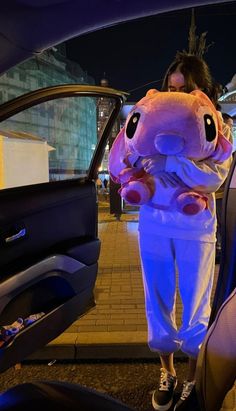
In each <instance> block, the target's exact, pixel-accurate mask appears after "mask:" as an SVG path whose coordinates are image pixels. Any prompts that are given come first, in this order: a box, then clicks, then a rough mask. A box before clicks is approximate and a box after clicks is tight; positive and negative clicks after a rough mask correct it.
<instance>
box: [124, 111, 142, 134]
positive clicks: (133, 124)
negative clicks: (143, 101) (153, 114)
mask: <svg viewBox="0 0 236 411" xmlns="http://www.w3.org/2000/svg"><path fill="white" fill-rule="evenodd" d="M139 119H140V113H133V114H132V116H131V117H130V119H129V122H128V124H127V126H126V135H127V137H128V138H132V137H133V136H134V134H135V131H136V128H137V126H138V122H139Z"/></svg>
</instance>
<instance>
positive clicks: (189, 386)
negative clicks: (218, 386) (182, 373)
mask: <svg viewBox="0 0 236 411" xmlns="http://www.w3.org/2000/svg"><path fill="white" fill-rule="evenodd" d="M195 405H196V391H195V381H184V383H183V389H182V392H181V395H180V399H179V401H178V402H177V404H176V405H175V407H174V411H184V410H192V409H193V408H192V407H193V406H195Z"/></svg>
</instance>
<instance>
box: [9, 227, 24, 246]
mask: <svg viewBox="0 0 236 411" xmlns="http://www.w3.org/2000/svg"><path fill="white" fill-rule="evenodd" d="M25 235H26V229H25V228H22V229H21V230H20V231H18V232H17V233H16V234H13V235H11V236H10V237H6V238H5V242H6V243H11V242H12V241H16V240H18V239H19V238H22V237H24V236H25Z"/></svg>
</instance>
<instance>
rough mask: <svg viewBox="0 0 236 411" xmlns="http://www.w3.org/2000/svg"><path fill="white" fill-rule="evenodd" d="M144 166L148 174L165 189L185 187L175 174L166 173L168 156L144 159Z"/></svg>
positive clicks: (160, 155) (159, 155)
mask: <svg viewBox="0 0 236 411" xmlns="http://www.w3.org/2000/svg"><path fill="white" fill-rule="evenodd" d="M142 166H143V168H144V170H145V171H146V173H148V174H151V175H153V176H154V177H155V178H157V179H158V180H159V181H160V183H161V184H162V186H163V187H165V188H168V187H178V186H184V183H183V182H182V180H180V178H179V177H178V176H177V175H176V174H175V173H170V172H169V173H168V172H167V171H165V166H166V156H165V155H162V154H158V155H156V156H152V157H149V158H147V159H142Z"/></svg>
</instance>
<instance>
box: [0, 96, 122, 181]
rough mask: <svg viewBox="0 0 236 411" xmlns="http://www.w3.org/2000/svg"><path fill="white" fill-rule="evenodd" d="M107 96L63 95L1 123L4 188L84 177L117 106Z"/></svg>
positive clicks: (0, 142)
mask: <svg viewBox="0 0 236 411" xmlns="http://www.w3.org/2000/svg"><path fill="white" fill-rule="evenodd" d="M114 105H115V101H114V100H113V99H112V98H110V97H109V98H106V97H99V96H98V97H91V96H78V97H71V96H70V97H65V98H64V97H63V98H58V99H54V100H50V101H46V102H43V103H40V104H38V105H36V106H33V107H31V108H29V109H26V110H24V111H21V112H19V113H18V114H15V115H14V116H12V117H10V118H9V119H7V120H4V121H2V122H1V123H0V145H1V147H2V150H1V152H2V159H1V164H2V165H1V168H2V170H1V171H2V172H1V178H0V188H1V189H3V188H9V187H16V186H22V185H28V184H36V183H42V182H47V181H56V180H64V179H72V178H78V177H86V176H87V173H88V170H89V166H90V163H91V160H92V158H93V155H94V151H95V149H96V146H97V142H98V141H99V139H100V137H101V135H102V132H103V130H104V127H105V126H106V124H107V122H108V120H109V117H110V115H111V113H112V111H113V109H114Z"/></svg>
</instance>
